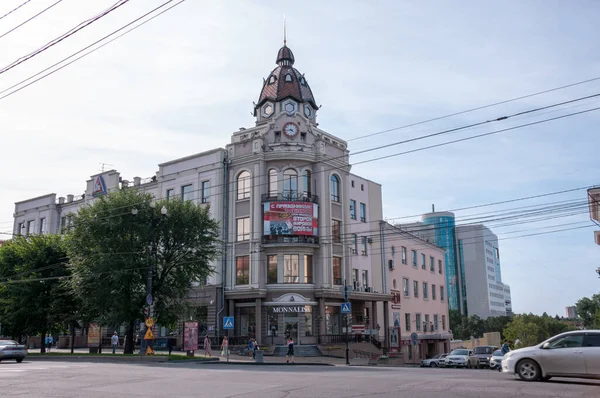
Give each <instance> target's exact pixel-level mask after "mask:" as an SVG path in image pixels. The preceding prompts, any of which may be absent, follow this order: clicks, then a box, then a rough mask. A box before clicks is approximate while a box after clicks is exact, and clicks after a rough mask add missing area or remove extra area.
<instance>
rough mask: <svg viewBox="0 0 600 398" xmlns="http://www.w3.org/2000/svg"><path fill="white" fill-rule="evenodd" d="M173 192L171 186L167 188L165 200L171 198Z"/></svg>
mask: <svg viewBox="0 0 600 398" xmlns="http://www.w3.org/2000/svg"><path fill="white" fill-rule="evenodd" d="M174 193H175V190H174V189H173V188H171V189H167V200H169V199H171V198H172V197H173V194H174Z"/></svg>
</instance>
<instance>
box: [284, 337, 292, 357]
mask: <svg viewBox="0 0 600 398" xmlns="http://www.w3.org/2000/svg"><path fill="white" fill-rule="evenodd" d="M287 347H288V350H287V354H286V355H285V361H286V362H287V363H290V358H291V359H292V363H294V340H292V338H291V337H290V339H289V340H288V342H287Z"/></svg>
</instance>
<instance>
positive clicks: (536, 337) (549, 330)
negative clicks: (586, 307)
mask: <svg viewBox="0 0 600 398" xmlns="http://www.w3.org/2000/svg"><path fill="white" fill-rule="evenodd" d="M573 329H574V328H573V326H572V325H569V324H568V323H565V322H563V321H561V320H556V319H554V318H553V317H551V316H549V315H547V314H544V315H542V316H538V315H533V314H527V315H515V316H514V317H513V319H512V321H511V322H509V323H508V325H507V326H506V328H505V329H504V337H505V338H506V339H508V340H509V341H510V342H511V343H512V344H513V345H514V348H519V347H528V346H532V345H536V344H539V343H541V342H542V341H544V340H547V339H549V338H550V337H552V336H555V335H557V334H560V333H564V332H567V331H569V330H573ZM517 342H518V343H517Z"/></svg>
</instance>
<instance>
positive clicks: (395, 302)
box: [391, 290, 402, 310]
mask: <svg viewBox="0 0 600 398" xmlns="http://www.w3.org/2000/svg"><path fill="white" fill-rule="evenodd" d="M391 293H392V308H393V309H395V310H399V309H401V308H402V306H401V305H400V300H401V297H402V296H401V295H400V292H399V291H397V290H392V291H391Z"/></svg>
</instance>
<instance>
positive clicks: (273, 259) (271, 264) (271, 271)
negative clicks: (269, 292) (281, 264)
mask: <svg viewBox="0 0 600 398" xmlns="http://www.w3.org/2000/svg"><path fill="white" fill-rule="evenodd" d="M267 283H269V284H272V283H277V256H276V255H275V256H267Z"/></svg>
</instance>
